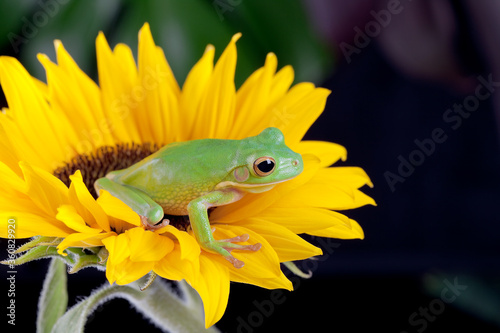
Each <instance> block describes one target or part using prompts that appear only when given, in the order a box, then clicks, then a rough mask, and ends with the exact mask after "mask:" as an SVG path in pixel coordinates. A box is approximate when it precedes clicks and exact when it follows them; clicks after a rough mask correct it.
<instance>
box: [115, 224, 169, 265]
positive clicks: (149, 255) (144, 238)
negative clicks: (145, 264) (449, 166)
mask: <svg viewBox="0 0 500 333" xmlns="http://www.w3.org/2000/svg"><path fill="white" fill-rule="evenodd" d="M125 235H127V237H128V238H129V244H130V245H129V246H130V260H131V261H135V262H138V261H158V260H160V259H161V258H163V257H164V256H165V255H166V254H167V253H169V252H170V251H172V249H173V248H174V242H173V241H172V240H171V239H170V238H168V237H165V236H161V235H158V234H156V233H154V232H152V231H148V230H144V229H142V228H139V227H138V228H132V229H129V230H127V231H125Z"/></svg>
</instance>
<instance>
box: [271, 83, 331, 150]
mask: <svg viewBox="0 0 500 333" xmlns="http://www.w3.org/2000/svg"><path fill="white" fill-rule="evenodd" d="M329 94H330V91H329V90H327V89H324V88H315V87H314V85H313V84H312V83H305V82H304V83H299V84H296V85H295V86H293V87H292V89H290V91H289V92H288V93H287V94H286V96H285V97H283V98H282V99H281V100H280V101H279V102H278V103H277V104H276V106H275V107H274V108H273V114H274V116H276V117H278V118H280V119H284V120H283V121H281V122H279V123H278V124H277V126H276V127H278V128H279V129H281V130H282V132H283V134H284V135H285V141H286V143H287V145H288V146H294V145H295V144H297V143H298V142H299V141H300V140H301V139H302V137H303V136H304V134H305V133H306V132H307V130H308V129H309V127H311V125H312V124H313V123H314V121H315V120H316V119H317V118H318V117H319V115H320V114H321V113H322V112H323V110H324V108H325V104H326V98H327V97H328V95H329Z"/></svg>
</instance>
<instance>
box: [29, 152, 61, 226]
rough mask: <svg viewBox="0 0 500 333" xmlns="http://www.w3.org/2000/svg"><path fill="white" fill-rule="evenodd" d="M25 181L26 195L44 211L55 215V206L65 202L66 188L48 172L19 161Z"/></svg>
mask: <svg viewBox="0 0 500 333" xmlns="http://www.w3.org/2000/svg"><path fill="white" fill-rule="evenodd" d="M19 166H20V168H21V169H22V171H23V174H24V179H25V181H26V187H27V189H26V195H28V196H29V197H30V198H31V200H33V202H34V203H35V204H36V205H37V206H38V207H39V208H40V209H41V210H43V211H44V212H46V213H47V214H48V215H50V216H56V214H57V208H58V207H59V206H60V205H63V204H67V203H68V202H69V201H68V194H67V193H68V188H67V187H66V185H64V184H63V182H61V181H60V180H59V179H57V178H56V177H54V176H53V175H51V174H50V173H48V172H46V171H44V170H41V169H39V168H37V167H35V166H31V165H29V164H28V163H25V162H20V163H19Z"/></svg>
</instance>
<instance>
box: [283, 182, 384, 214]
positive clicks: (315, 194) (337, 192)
mask: <svg viewBox="0 0 500 333" xmlns="http://www.w3.org/2000/svg"><path fill="white" fill-rule="evenodd" d="M283 200H286V202H287V205H289V206H290V207H293V206H297V207H304V206H310V207H321V208H328V209H334V210H343V209H353V208H358V207H361V206H364V205H375V201H374V200H373V199H372V198H370V197H369V196H367V195H366V194H364V193H363V192H361V191H359V190H357V189H353V188H352V187H351V186H349V185H343V184H332V183H323V184H320V183H307V184H304V185H303V186H301V187H300V188H298V189H295V190H293V191H291V192H290V193H288V194H287V195H286V196H285V197H284V198H283Z"/></svg>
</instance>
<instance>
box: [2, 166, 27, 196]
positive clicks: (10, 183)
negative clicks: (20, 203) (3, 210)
mask: <svg viewBox="0 0 500 333" xmlns="http://www.w3.org/2000/svg"><path fill="white" fill-rule="evenodd" d="M0 182H1V184H2V190H3V191H4V192H8V193H15V192H25V191H26V183H25V182H24V180H23V179H22V178H21V177H19V176H18V175H17V174H16V173H15V172H14V171H12V169H11V168H9V167H8V166H7V165H6V164H5V163H3V162H2V161H0Z"/></svg>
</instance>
